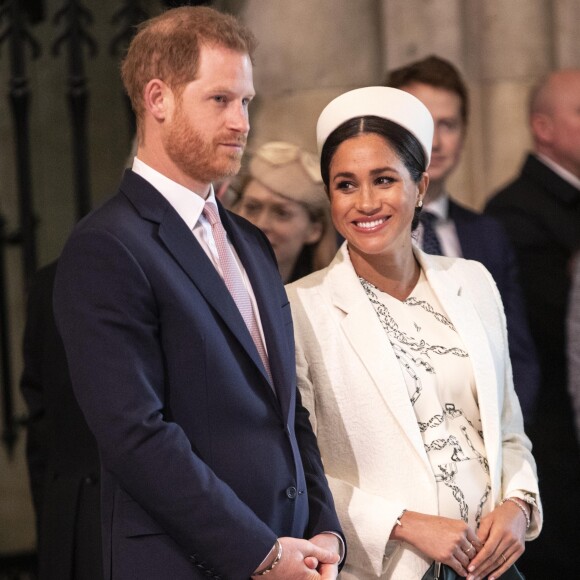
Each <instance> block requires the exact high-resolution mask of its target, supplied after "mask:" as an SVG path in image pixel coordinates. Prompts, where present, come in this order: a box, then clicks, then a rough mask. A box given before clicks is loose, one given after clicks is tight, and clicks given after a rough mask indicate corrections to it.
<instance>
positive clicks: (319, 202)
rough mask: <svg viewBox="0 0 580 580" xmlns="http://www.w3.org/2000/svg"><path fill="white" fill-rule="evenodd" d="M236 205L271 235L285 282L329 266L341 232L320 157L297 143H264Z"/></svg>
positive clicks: (239, 211)
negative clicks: (334, 222)
mask: <svg viewBox="0 0 580 580" xmlns="http://www.w3.org/2000/svg"><path fill="white" fill-rule="evenodd" d="M232 209H233V211H235V212H237V213H238V214H239V215H241V216H242V217H245V218H246V219H248V220H250V221H251V222H252V223H253V224H254V225H255V226H257V227H259V228H260V229H261V230H262V231H263V232H264V233H265V234H266V236H267V237H268V240H269V241H270V243H271V244H272V247H273V249H274V252H275V254H276V259H277V261H278V269H279V270H280V275H281V276H282V280H283V281H284V282H285V283H286V282H293V281H294V280H297V279H298V278H301V277H302V276H305V275H307V274H310V273H311V272H314V271H315V270H319V269H320V268H324V267H325V266H327V265H328V264H329V263H330V261H331V260H332V258H333V257H334V254H335V252H336V247H337V244H336V232H335V230H334V228H333V227H332V224H331V221H330V207H329V203H328V197H327V196H326V193H325V192H324V185H323V183H322V178H321V177H320V169H319V164H318V159H317V158H316V156H314V155H312V154H311V153H308V152H306V151H303V150H302V149H300V148H299V147H297V146H296V145H292V144H291V143H285V142H282V141H272V142H270V143H266V144H265V145H262V146H261V147H260V148H259V149H258V150H257V151H256V152H255V154H254V155H253V157H252V159H251V161H250V164H249V175H248V177H247V179H246V183H245V185H244V186H243V188H242V194H241V197H240V199H239V201H238V202H237V203H236V204H235V206H234V207H233V208H232Z"/></svg>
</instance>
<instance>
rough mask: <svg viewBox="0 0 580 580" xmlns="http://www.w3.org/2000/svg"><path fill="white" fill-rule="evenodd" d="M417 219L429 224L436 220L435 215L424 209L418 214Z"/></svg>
mask: <svg viewBox="0 0 580 580" xmlns="http://www.w3.org/2000/svg"><path fill="white" fill-rule="evenodd" d="M419 221H420V222H422V223H424V224H425V223H426V224H429V225H431V226H432V225H434V224H435V222H436V221H437V216H436V215H435V214H434V213H432V212H430V211H425V210H423V211H422V212H421V213H420V214H419Z"/></svg>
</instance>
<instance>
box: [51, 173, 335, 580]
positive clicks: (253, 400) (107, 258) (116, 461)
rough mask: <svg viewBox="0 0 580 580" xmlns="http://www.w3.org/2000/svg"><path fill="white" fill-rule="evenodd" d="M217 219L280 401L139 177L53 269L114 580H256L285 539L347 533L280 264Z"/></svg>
mask: <svg viewBox="0 0 580 580" xmlns="http://www.w3.org/2000/svg"><path fill="white" fill-rule="evenodd" d="M220 215H221V219H222V222H223V224H224V227H225V228H226V230H227V232H228V236H229V237H230V239H231V241H232V243H233V245H234V246H235V248H236V251H237V253H238V255H239V257H240V259H241V261H242V262H243V264H244V267H245V269H246V271H247V273H248V276H249V279H250V281H251V284H252V288H253V290H254V293H255V295H256V300H257V304H258V307H259V310H260V317H261V322H262V326H263V330H264V335H265V340H266V345H267V349H268V355H269V361H270V369H271V373H272V377H273V381H274V389H273V388H272V387H271V385H270V383H269V381H268V378H267V375H266V372H265V370H264V367H263V364H262V362H261V360H260V357H259V355H258V352H257V350H256V347H255V345H254V343H253V341H252V338H251V337H250V334H249V332H248V330H247V327H246V326H245V324H244V321H243V319H242V317H241V315H240V312H239V310H238V309H237V307H236V305H235V303H234V301H233V299H232V297H231V295H230V294H229V292H228V290H227V288H226V286H225V284H224V283H223V281H222V279H221V277H220V276H219V274H218V273H217V271H216V270H215V268H214V266H213V265H212V263H211V262H210V260H209V259H208V257H207V256H206V254H205V252H204V250H203V249H202V248H201V246H200V245H199V243H198V242H197V240H196V238H195V236H194V235H193V233H192V232H191V230H190V229H189V228H188V227H187V225H186V224H185V222H184V221H183V220H182V219H181V218H180V217H179V215H178V214H177V213H176V212H175V210H174V209H173V208H172V207H171V206H170V204H169V203H168V202H167V201H166V200H165V198H164V197H163V196H162V195H161V194H160V193H159V192H158V191H157V190H155V189H154V188H153V187H152V186H151V185H150V184H149V183H148V182H146V181H145V180H144V179H142V178H141V177H139V176H137V175H136V174H134V173H133V172H132V171H127V172H126V174H125V177H124V179H123V181H122V183H121V186H120V191H119V192H118V193H117V195H116V196H114V197H113V198H112V199H111V200H110V201H108V202H107V203H106V204H105V205H104V206H103V207H101V208H100V209H99V210H97V211H95V212H93V213H92V214H91V215H89V216H88V217H87V218H85V219H84V220H83V221H82V222H81V223H80V224H79V225H78V226H77V228H76V229H75V231H74V232H73V234H72V236H71V238H70V239H69V241H68V242H67V244H66V246H65V249H64V251H63V254H62V256H61V258H60V260H59V267H58V272H57V279H56V286H55V298H54V306H55V314H56V319H57V322H58V325H59V329H60V332H61V335H62V338H63V341H64V344H65V348H66V351H67V357H68V361H69V367H70V373H71V378H72V383H73V388H74V390H75V394H76V396H77V398H78V401H79V404H80V406H81V408H82V410H83V412H84V414H85V416H86V419H87V422H88V424H89V427H90V428H91V430H92V431H93V433H94V434H95V437H96V439H97V443H98V446H99V451H100V455H101V462H102V490H103V495H102V509H103V514H102V515H103V544H104V567H105V573H106V578H111V579H117V578H118V579H126V578H147V579H148V580H154V579H157V578H159V579H160V580H161V579H166V578H172V579H181V578H184V579H185V578H202V577H207V576H211V577H214V578H220V577H224V578H229V579H240V580H241V579H247V578H248V577H249V576H250V574H251V573H252V572H253V571H254V570H255V568H256V567H257V566H258V565H259V564H260V563H261V561H262V559H263V558H264V557H265V555H266V554H267V553H268V551H269V550H270V549H271V547H272V546H273V544H274V542H275V540H276V537H279V536H294V537H310V536H312V535H315V534H317V533H320V532H322V531H329V530H332V531H339V530H340V527H339V523H338V520H337V518H336V514H335V511H334V505H333V501H332V497H331V494H330V491H329V489H328V486H327V482H326V479H325V476H324V472H323V468H322V464H321V461H320V455H319V452H318V447H317V444H316V439H315V437H314V434H313V433H312V430H311V427H310V422H309V419H308V414H307V412H306V410H305V409H304V408H303V406H302V404H301V402H300V399H299V395H298V394H297V390H296V375H295V355H294V339H293V327H292V318H291V314H290V306H289V304H288V299H287V297H286V293H285V291H284V288H283V285H282V282H281V280H280V276H279V274H278V270H277V267H276V263H275V259H274V255H273V252H272V249H271V247H270V245H269V244H268V242H267V240H266V238H265V236H264V235H263V234H262V233H261V232H260V231H259V230H258V229H257V228H255V227H254V226H252V225H251V224H249V223H248V222H247V221H246V220H244V219H242V218H239V217H238V216H234V215H233V214H230V213H229V212H226V211H225V210H224V209H223V208H222V207H221V206H220Z"/></svg>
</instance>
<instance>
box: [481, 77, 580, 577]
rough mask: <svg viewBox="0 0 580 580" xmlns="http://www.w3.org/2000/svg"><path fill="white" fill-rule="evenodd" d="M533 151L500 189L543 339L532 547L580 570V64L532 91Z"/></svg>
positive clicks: (534, 570)
mask: <svg viewBox="0 0 580 580" xmlns="http://www.w3.org/2000/svg"><path fill="white" fill-rule="evenodd" d="M528 121H529V125H530V130H531V134H532V139H533V144H534V147H533V152H531V153H529V154H528V155H527V157H526V159H525V161H524V164H523V167H522V169H521V172H520V174H519V175H518V176H517V177H516V178H515V179H514V180H513V181H512V182H511V183H509V184H507V185H506V186H505V187H504V188H502V189H501V190H500V191H498V192H497V193H496V195H495V196H493V197H492V198H491V199H490V201H489V203H488V205H487V207H486V213H489V215H492V216H493V217H494V218H496V219H498V220H500V221H501V222H502V223H503V224H504V226H505V228H506V231H507V232H508V234H509V236H510V238H511V241H512V243H513V245H514V247H515V249H516V253H517V258H518V265H519V269H520V272H521V280H522V288H523V291H524V294H525V297H526V304H527V308H528V312H529V319H530V327H531V330H532V334H533V336H534V340H535V341H536V345H537V347H538V353H539V360H540V368H541V375H542V380H541V386H540V392H539V396H538V401H539V405H538V407H539V411H538V416H537V419H536V422H535V423H534V425H533V427H532V429H530V430H529V433H528V434H529V436H530V439H531V440H532V443H533V445H534V457H535V458H536V461H537V464H538V475H539V478H540V488H541V492H542V502H543V504H544V509H545V512H546V513H547V514H551V517H548V518H546V526H545V527H544V529H543V531H542V535H541V536H540V537H539V538H538V543H537V545H536V546H534V547H535V549H534V550H530V551H529V553H528V552H526V554H524V557H523V564H524V572H526V577H528V578H530V580H534V579H535V578H538V579H539V578H573V577H575V576H577V575H578V569H579V567H580V554H579V553H578V550H577V549H572V550H570V549H569V548H568V547H569V546H580V529H579V527H578V514H579V513H580V495H579V494H578V488H579V487H580V447H579V445H578V441H577V440H576V432H575V428H574V416H573V407H572V401H571V400H570V397H569V394H568V390H567V382H568V376H567V360H566V350H567V340H566V315H567V310H568V298H569V293H570V286H571V272H572V262H573V259H574V256H575V255H576V253H577V252H578V250H579V249H580V69H569V70H559V71H554V72H552V73H551V74H549V75H547V76H546V77H545V78H543V79H541V80H540V82H538V84H537V85H536V86H535V87H534V90H533V91H532V94H531V97H530V110H529V117H528Z"/></svg>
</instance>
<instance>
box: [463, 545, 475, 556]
mask: <svg viewBox="0 0 580 580" xmlns="http://www.w3.org/2000/svg"><path fill="white" fill-rule="evenodd" d="M471 550H475V548H474V547H473V544H469V548H467V550H465V553H466V554H469V552H471Z"/></svg>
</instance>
